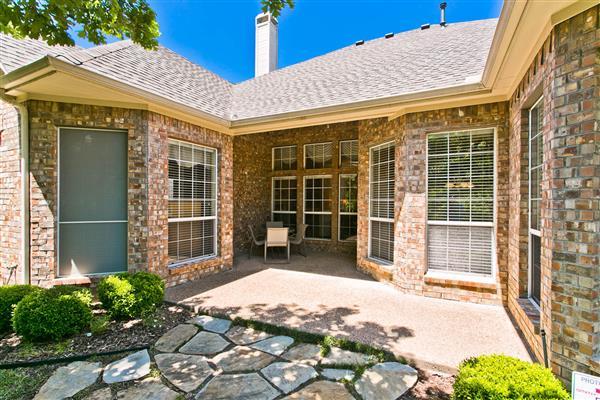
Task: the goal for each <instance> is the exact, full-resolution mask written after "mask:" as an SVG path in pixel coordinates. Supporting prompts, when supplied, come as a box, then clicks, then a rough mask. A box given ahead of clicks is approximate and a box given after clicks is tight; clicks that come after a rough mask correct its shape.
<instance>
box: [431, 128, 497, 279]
mask: <svg viewBox="0 0 600 400" xmlns="http://www.w3.org/2000/svg"><path fill="white" fill-rule="evenodd" d="M427 154H428V156H427V216H428V226H427V259H428V267H429V270H434V271H444V272H451V273H465V274H474V275H479V276H481V275H483V276H491V275H492V265H493V258H492V254H493V235H494V234H493V231H494V129H479V130H472V131H463V132H451V133H441V134H437V133H436V134H431V135H429V137H428V140H427Z"/></svg>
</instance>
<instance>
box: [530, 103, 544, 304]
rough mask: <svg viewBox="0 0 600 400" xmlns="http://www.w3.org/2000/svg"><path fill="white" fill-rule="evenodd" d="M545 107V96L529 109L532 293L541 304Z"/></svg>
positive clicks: (533, 297) (531, 295)
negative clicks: (541, 217)
mask: <svg viewBox="0 0 600 400" xmlns="http://www.w3.org/2000/svg"><path fill="white" fill-rule="evenodd" d="M543 107H544V103H543V99H539V100H538V101H537V102H536V103H535V105H534V106H533V107H531V109H530V110H529V279H530V289H529V296H530V297H531V298H532V299H533V300H534V301H535V302H536V303H538V304H539V303H540V295H541V286H542V268H541V258H542V254H541V252H542V246H541V243H542V241H541V232H540V231H541V227H540V210H541V207H540V205H541V202H542V165H543V162H544V144H543V134H542V131H543V123H544V108H543Z"/></svg>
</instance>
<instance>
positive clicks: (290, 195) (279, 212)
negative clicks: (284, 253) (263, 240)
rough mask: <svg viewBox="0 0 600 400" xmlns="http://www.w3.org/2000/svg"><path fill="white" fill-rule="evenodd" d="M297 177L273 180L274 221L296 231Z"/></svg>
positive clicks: (272, 206) (272, 207)
mask: <svg viewBox="0 0 600 400" xmlns="http://www.w3.org/2000/svg"><path fill="white" fill-rule="evenodd" d="M296 193H297V189H296V177H295V176H286V177H281V178H279V177H278V178H273V195H272V205H271V210H272V220H273V221H281V222H283V226H286V227H288V228H292V229H294V230H295V229H296Z"/></svg>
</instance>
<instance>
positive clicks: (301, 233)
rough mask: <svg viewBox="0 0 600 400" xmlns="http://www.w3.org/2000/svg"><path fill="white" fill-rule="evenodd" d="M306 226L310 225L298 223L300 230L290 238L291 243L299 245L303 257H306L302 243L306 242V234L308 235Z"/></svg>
mask: <svg viewBox="0 0 600 400" xmlns="http://www.w3.org/2000/svg"><path fill="white" fill-rule="evenodd" d="M306 228H308V225H306V224H300V225H298V230H297V231H296V236H294V237H292V238H291V239H290V245H294V246H298V253H299V254H300V255H301V256H302V257H306V254H304V253H303V252H302V244H303V243H304V236H305V235H306Z"/></svg>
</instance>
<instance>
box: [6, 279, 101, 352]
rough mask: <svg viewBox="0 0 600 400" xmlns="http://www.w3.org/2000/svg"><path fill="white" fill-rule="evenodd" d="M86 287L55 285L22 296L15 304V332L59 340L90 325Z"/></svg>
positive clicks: (41, 338) (29, 338)
mask: <svg viewBox="0 0 600 400" xmlns="http://www.w3.org/2000/svg"><path fill="white" fill-rule="evenodd" d="M87 299H91V293H90V292H89V290H88V289H84V288H74V287H61V286H59V287H56V288H52V289H46V290H38V291H35V292H33V293H31V294H28V295H27V296H25V297H24V298H23V299H22V300H21V301H20V302H19V303H18V304H17V306H16V307H15V311H14V313H13V318H12V323H13V328H14V330H15V332H16V333H17V334H19V335H21V336H23V338H25V339H27V340H30V341H46V340H59V339H62V338H64V337H67V336H71V335H74V334H76V333H79V332H82V331H83V330H84V329H87V328H89V326H90V321H91V320H92V311H91V309H90V302H91V300H90V301H88V300H87Z"/></svg>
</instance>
